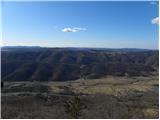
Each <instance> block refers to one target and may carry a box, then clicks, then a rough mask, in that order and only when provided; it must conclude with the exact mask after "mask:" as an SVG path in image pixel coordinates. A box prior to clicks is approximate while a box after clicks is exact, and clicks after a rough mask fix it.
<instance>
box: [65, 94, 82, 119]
mask: <svg viewBox="0 0 160 120" xmlns="http://www.w3.org/2000/svg"><path fill="white" fill-rule="evenodd" d="M64 107H65V112H66V113H67V114H69V115H70V116H71V117H72V118H74V119H77V118H78V117H79V116H80V115H81V110H82V108H83V104H82V103H81V100H80V98H79V97H78V96H75V97H74V98H73V99H72V100H68V101H65V102H64Z"/></svg>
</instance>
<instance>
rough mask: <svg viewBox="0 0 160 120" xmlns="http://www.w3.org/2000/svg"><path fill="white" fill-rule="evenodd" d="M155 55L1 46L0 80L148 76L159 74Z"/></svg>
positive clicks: (143, 51)
mask: <svg viewBox="0 0 160 120" xmlns="http://www.w3.org/2000/svg"><path fill="white" fill-rule="evenodd" d="M158 54H159V51H158V50H146V49H128V48H124V49H105V48H104V49H102V48H100V49H98V48H42V47H38V46H33V47H20V46H17V47H2V48H1V64H2V66H1V68H2V72H1V77H2V80H3V81H34V80H37V81H67V80H76V79H80V78H83V79H85V78H89V79H95V78H101V77H105V76H107V75H113V76H126V75H127V76H147V75H151V74H153V73H155V72H157V71H158V66H159V56H158ZM157 73H158V72H157Z"/></svg>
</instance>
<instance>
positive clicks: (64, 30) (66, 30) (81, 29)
mask: <svg viewBox="0 0 160 120" xmlns="http://www.w3.org/2000/svg"><path fill="white" fill-rule="evenodd" d="M85 30H86V28H77V27H75V28H69V27H68V28H64V29H62V32H79V31H85Z"/></svg>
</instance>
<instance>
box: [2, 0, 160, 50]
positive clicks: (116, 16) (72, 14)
mask: <svg viewBox="0 0 160 120" xmlns="http://www.w3.org/2000/svg"><path fill="white" fill-rule="evenodd" d="M158 9H159V6H158V2H155V1H153V2H151V1H141V2H138V1H137V2H136V1H132V2H127V1H123V2H118V1H117V2H116V1H114V2H111V1H103V2H102V1H101V2H98V1H97V2H96V1H94V2H93V1H92V2H89V1H88V2H86V1H81V2H80V1H79V2H77V1H75V2H73V1H72V2H65V1H63V2H62V1H61V2H60V1H59V2H55V1H48V2H42V1H41V2H40V1H39V2H33V1H32V2H31V1H30V2H29V1H28V2H22V1H21V2H16V1H14V2H9V1H3V2H2V3H1V15H2V45H3V46H19V45H22V46H42V47H94V48H147V49H158V38H159V36H158V29H159V18H158V15H159V13H158Z"/></svg>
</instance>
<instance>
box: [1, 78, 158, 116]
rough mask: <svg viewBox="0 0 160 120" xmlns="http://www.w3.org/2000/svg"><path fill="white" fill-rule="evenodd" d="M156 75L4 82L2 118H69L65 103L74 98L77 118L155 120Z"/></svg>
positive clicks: (156, 112) (156, 99)
mask: <svg viewBox="0 0 160 120" xmlns="http://www.w3.org/2000/svg"><path fill="white" fill-rule="evenodd" d="M158 88H159V82H158V76H150V77H112V76H108V77H105V78H101V79H93V80H89V79H88V80H75V81H67V82H36V81H33V82H4V87H3V88H2V94H1V96H2V101H1V102H2V105H1V107H2V108H1V109H2V110H1V116H2V118H46V119H47V118H48V119H49V118H52V119H53V118H73V116H72V115H70V113H68V112H66V107H65V103H66V101H73V100H74V98H75V96H78V98H79V99H80V102H81V103H82V108H81V109H80V111H79V115H78V116H77V118H95V119H96V118H97V119H98V118H158V117H159V114H158V113H159V111H158V110H159V108H158V106H159V100H158V98H159V97H158V95H159V93H158Z"/></svg>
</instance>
